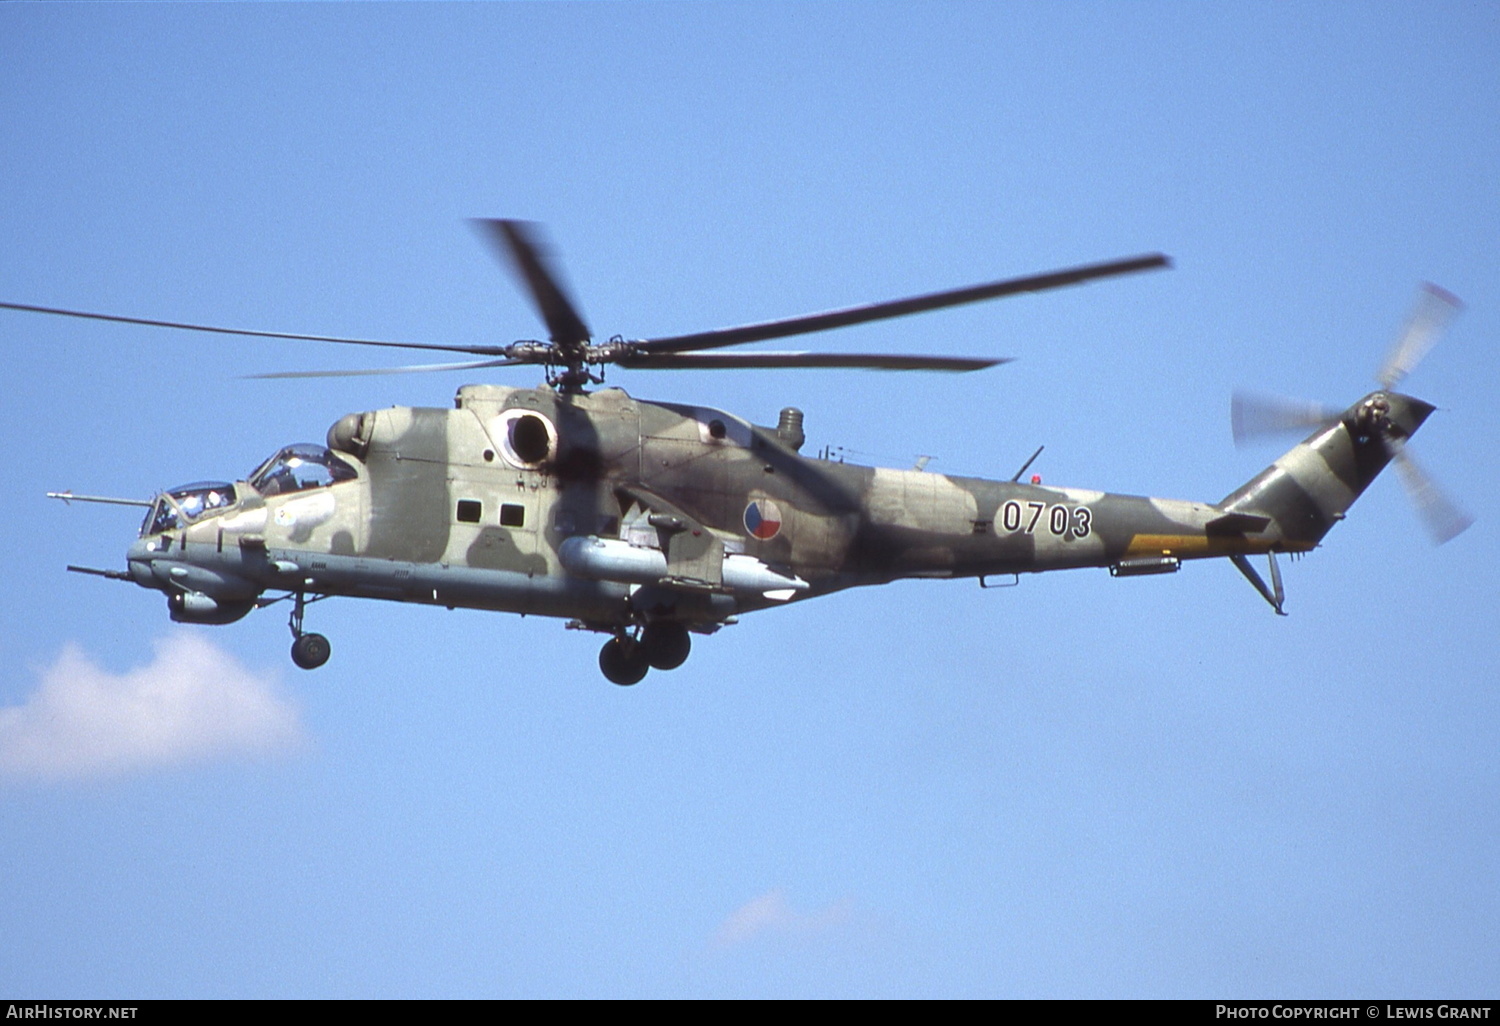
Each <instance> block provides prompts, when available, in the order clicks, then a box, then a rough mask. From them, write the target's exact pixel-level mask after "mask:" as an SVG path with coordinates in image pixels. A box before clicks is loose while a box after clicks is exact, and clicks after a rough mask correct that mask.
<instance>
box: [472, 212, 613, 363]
mask: <svg viewBox="0 0 1500 1026" xmlns="http://www.w3.org/2000/svg"><path fill="white" fill-rule="evenodd" d="M470 223H471V224H473V225H474V227H475V228H476V229H478V230H479V231H480V232H481V233H482V234H483V235H484V236H485V237H486V238H487V239H488V240H489V241H490V244H491V245H492V246H494V247H495V250H496V252H498V253H500V254H501V256H502V257H503V258H504V259H505V260H507V261H508V262H509V263H510V264H511V265H512V266H513V267H514V268H515V270H516V272H517V274H518V276H519V277H520V278H521V280H522V281H524V282H525V283H526V288H527V290H528V291H529V292H530V293H531V298H532V300H533V301H534V302H535V303H536V308H537V312H538V313H540V314H541V315H542V320H543V321H545V322H546V324H547V330H548V331H549V332H550V333H551V338H552V341H553V342H556V343H557V344H558V345H563V346H567V345H579V344H582V343H584V342H587V341H588V340H589V338H590V337H592V336H591V332H590V331H589V328H588V325H587V324H585V323H583V318H582V317H581V316H579V313H578V308H577V306H576V305H575V304H574V303H573V300H572V299H571V298H570V297H569V295H568V290H567V289H565V288H564V287H563V284H562V281H563V278H562V274H561V273H559V271H558V269H557V262H556V260H555V258H554V257H553V255H552V248H551V247H550V246H549V245H548V244H547V240H546V236H545V235H544V234H543V233H542V229H541V226H540V225H537V224H534V223H533V222H531V221H507V220H496V219H493V218H474V219H472V220H471V221H470Z"/></svg>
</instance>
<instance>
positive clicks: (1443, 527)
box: [1386, 441, 1474, 545]
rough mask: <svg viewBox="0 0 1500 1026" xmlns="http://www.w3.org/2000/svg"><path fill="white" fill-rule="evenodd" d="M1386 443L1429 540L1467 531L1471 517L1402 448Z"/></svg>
mask: <svg viewBox="0 0 1500 1026" xmlns="http://www.w3.org/2000/svg"><path fill="white" fill-rule="evenodd" d="M1386 445H1387V448H1388V449H1389V450H1390V452H1391V461H1392V462H1393V463H1395V465H1396V471H1397V473H1398V474H1399V475H1400V477H1401V483H1402V484H1403V485H1405V486H1406V494H1407V495H1409V496H1411V501H1412V505H1414V506H1416V508H1417V515H1418V516H1420V517H1421V518H1422V526H1424V527H1425V528H1427V533H1428V534H1429V535H1430V536H1431V537H1432V543H1433V544H1434V545H1442V544H1443V543H1444V542H1449V541H1452V540H1453V539H1454V538H1457V537H1458V536H1459V535H1461V534H1463V533H1464V531H1466V530H1468V528H1469V525H1470V524H1472V523H1473V522H1474V518H1473V517H1471V516H1469V514H1467V513H1465V512H1464V510H1463V508H1462V507H1461V506H1459V505H1458V503H1456V502H1454V501H1453V500H1452V499H1451V498H1449V496H1448V494H1447V493H1446V492H1445V491H1443V489H1442V488H1440V487H1439V486H1438V484H1437V482H1436V481H1434V480H1433V479H1432V476H1431V475H1430V474H1428V473H1427V471H1425V470H1423V469H1422V467H1421V465H1420V464H1418V463H1417V461H1416V460H1414V459H1412V457H1411V454H1410V453H1408V452H1407V451H1406V447H1405V446H1404V445H1402V444H1401V443H1399V442H1395V441H1387V443H1386Z"/></svg>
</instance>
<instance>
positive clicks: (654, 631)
mask: <svg viewBox="0 0 1500 1026" xmlns="http://www.w3.org/2000/svg"><path fill="white" fill-rule="evenodd" d="M641 648H643V649H645V652H646V662H648V663H650V664H651V665H652V666H653V667H655V668H656V669H658V670H675V669H677V667H679V666H681V665H682V664H683V663H685V662H687V657H688V653H689V652H691V651H692V650H693V639H692V638H690V637H689V636H688V630H687V628H686V627H684V626H683V625H682V624H680V623H652V624H647V625H646V628H645V629H644V630H642V631H641Z"/></svg>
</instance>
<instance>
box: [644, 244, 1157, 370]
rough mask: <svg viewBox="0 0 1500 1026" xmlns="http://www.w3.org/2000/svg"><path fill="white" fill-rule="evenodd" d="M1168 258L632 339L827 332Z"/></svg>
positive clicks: (674, 349)
mask: <svg viewBox="0 0 1500 1026" xmlns="http://www.w3.org/2000/svg"><path fill="white" fill-rule="evenodd" d="M1170 263H1171V262H1170V261H1169V260H1168V258H1167V257H1165V256H1163V255H1162V254H1160V253H1152V254H1149V255H1147V256H1138V257H1131V258H1130V259H1128V260H1114V261H1110V262H1109V263H1104V264H1090V265H1088V266H1086V267H1073V268H1069V269H1067V270H1062V271H1050V272H1048V273H1046V274H1033V275H1029V276H1027V277H1025V278H1008V279H1005V280H1003V281H995V282H990V283H988V284H984V285H970V286H967V287H965V288H959V289H949V290H947V291H945V292H932V293H929V294H927V295H924V296H912V297H910V298H908V299H893V300H889V301H887V302H883V303H870V304H868V305H866V306H851V307H846V308H845V309H842V310H827V311H824V312H823V313H814V314H804V315H802V316H800V317H788V318H785V319H782V320H776V321H762V322H760V323H758V324H745V325H741V326H740V327H737V328H716V329H714V330H712V331H700V332H694V333H693V334H691V335H670V336H666V337H663V338H653V339H644V340H642V341H640V342H637V343H636V349H637V351H640V352H664V353H679V352H687V351H690V350H695V349H717V348H719V347H720V346H737V345H741V344H742V343H745V342H762V341H765V340H766V339H772V338H786V337H788V336H790V335H805V334H808V333H809V332H814V331H827V330H829V329H830V328H843V327H848V326H849V325H851V324H865V323H867V322H869V321H881V320H886V319H887V318H891V317H905V316H906V315H907V314H914V313H922V312H924V311H927V310H941V309H943V308H944V307H949V306H962V305H963V304H965V303H977V302H979V301H981V300H985V299H998V298H999V297H1001V296H1010V295H1015V294H1016V293H1019V292H1042V291H1044V290H1046V289H1055V288H1061V287H1062V286H1064V285H1077V284H1079V283H1080V282H1085V281H1093V280H1094V279H1096V278H1109V277H1113V276H1115V275H1119V274H1133V273H1135V272H1136V271H1149V270H1152V269H1154V268H1158V267H1168V266H1170Z"/></svg>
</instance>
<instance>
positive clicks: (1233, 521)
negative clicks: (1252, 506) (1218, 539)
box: [1204, 513, 1271, 534]
mask: <svg viewBox="0 0 1500 1026" xmlns="http://www.w3.org/2000/svg"><path fill="white" fill-rule="evenodd" d="M1270 526H1271V518H1270V517H1266V516H1261V515H1260V514H1258V513H1225V514H1224V515H1223V516H1219V517H1214V518H1213V519H1212V520H1210V521H1209V522H1208V523H1207V524H1205V525H1204V528H1205V529H1206V530H1207V531H1208V533H1209V534H1259V533H1260V532H1261V531H1264V530H1265V529H1266V528H1267V527H1270Z"/></svg>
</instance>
